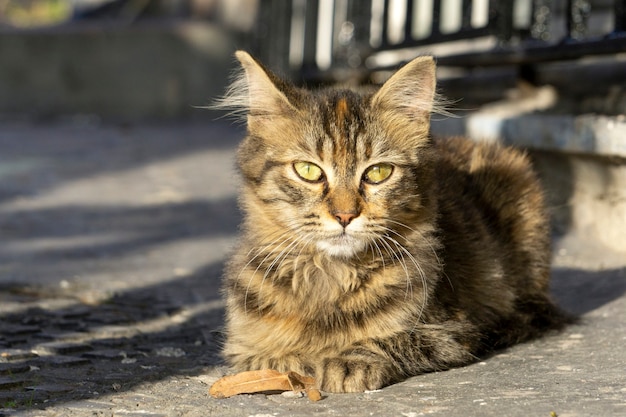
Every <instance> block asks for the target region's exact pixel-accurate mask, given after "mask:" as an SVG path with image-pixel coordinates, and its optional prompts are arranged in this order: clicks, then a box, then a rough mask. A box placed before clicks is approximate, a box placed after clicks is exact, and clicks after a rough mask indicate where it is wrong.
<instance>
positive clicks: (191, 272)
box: [0, 118, 626, 417]
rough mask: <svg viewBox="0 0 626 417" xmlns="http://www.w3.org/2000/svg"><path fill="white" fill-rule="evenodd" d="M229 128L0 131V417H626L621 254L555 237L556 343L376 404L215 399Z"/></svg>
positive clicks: (229, 206) (233, 209) (230, 220)
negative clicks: (568, 317)
mask: <svg viewBox="0 0 626 417" xmlns="http://www.w3.org/2000/svg"><path fill="white" fill-rule="evenodd" d="M241 133H242V131H241V129H237V128H233V127H231V126H229V125H227V124H225V123H204V124H202V123H199V122H195V123H193V124H188V125H185V124H143V125H141V124H140V125H102V124H100V123H98V122H97V121H94V120H92V119H89V118H82V119H81V118H75V119H71V120H67V121H65V122H61V123H59V122H56V123H32V122H28V121H23V122H20V121H4V122H0V416H29V417H31V416H226V417H228V416H255V417H265V416H310V415H336V416H348V415H349V416H370V415H374V416H406V417H413V416H419V415H431V414H432V415H441V416H464V417H469V416H543V417H549V416H552V415H554V414H553V413H555V414H556V415H558V416H560V417H566V416H609V415H610V416H626V349H624V345H625V344H626V319H625V317H626V268H625V265H626V259H624V256H623V255H621V256H620V255H619V254H615V253H609V252H607V251H606V250H604V249H603V248H602V247H600V246H599V245H597V244H594V242H590V241H586V240H585V239H582V238H576V237H575V236H573V237H572V236H569V237H566V238H561V239H556V240H555V245H556V250H555V256H554V294H555V297H556V298H557V299H558V300H559V301H560V302H561V304H562V305H563V306H564V307H566V308H567V309H569V310H570V311H573V312H575V313H579V314H581V315H582V321H581V322H580V324H577V325H575V326H571V327H570V328H568V329H567V330H565V331H564V332H562V333H559V334H554V335H549V336H547V337H545V338H543V339H541V340H537V341H534V342H532V343H527V344H523V345H519V346H516V347H513V348H511V349H508V350H506V351H502V352H498V353H496V354H494V355H492V356H491V357H488V358H484V359H483V360H482V361H480V362H477V363H475V364H472V365H470V366H467V367H464V368H459V369H454V370H451V371H447V372H439V373H432V374H427V375H422V376H418V377H414V378H411V379H409V380H407V381H405V382H402V383H399V384H396V385H393V386H391V387H388V388H385V389H383V390H380V391H374V392H366V393H363V394H344V395H332V394H331V395H327V396H326V397H325V398H324V399H323V400H322V401H319V402H317V403H310V402H309V401H308V400H307V399H306V398H298V397H294V396H293V395H284V394H283V395H263V394H258V395H242V396H237V397H233V398H230V399H224V400H217V399H213V398H211V397H210V396H209V395H208V392H207V391H208V387H209V386H210V385H211V384H212V382H214V381H215V380H216V379H217V378H218V377H220V376H222V375H224V374H225V373H227V372H228V369H227V368H226V367H224V366H223V364H222V363H221V361H220V358H219V343H220V333H219V329H220V326H221V324H222V316H223V309H224V305H223V303H222V301H221V300H220V294H219V285H220V274H221V270H222V265H223V262H224V259H225V256H226V255H227V253H228V251H229V250H230V248H231V247H232V246H233V244H234V243H235V235H236V231H237V224H238V222H239V218H240V215H239V213H238V210H237V206H236V178H235V175H234V170H233V151H234V147H235V145H236V143H237V141H238V140H239V138H240V137H241Z"/></svg>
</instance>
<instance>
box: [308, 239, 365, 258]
mask: <svg viewBox="0 0 626 417" xmlns="http://www.w3.org/2000/svg"><path fill="white" fill-rule="evenodd" d="M317 248H318V249H319V250H321V251H324V252H326V253H327V254H328V255H330V256H335V257H340V258H350V257H352V256H354V255H356V254H357V253H358V252H360V251H362V250H363V249H365V242H362V241H359V240H356V239H354V238H350V237H344V238H337V239H332V240H321V241H319V242H317Z"/></svg>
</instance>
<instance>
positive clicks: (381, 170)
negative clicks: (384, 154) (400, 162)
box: [363, 164, 393, 184]
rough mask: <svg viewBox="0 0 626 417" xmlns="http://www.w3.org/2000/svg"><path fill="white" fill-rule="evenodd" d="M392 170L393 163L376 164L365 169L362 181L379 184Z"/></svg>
mask: <svg viewBox="0 0 626 417" xmlns="http://www.w3.org/2000/svg"><path fill="white" fill-rule="evenodd" d="M392 172H393V165H390V164H376V165H372V166H371V167H369V168H367V169H366V170H365V173H364V174H363V181H365V182H367V183H370V184H380V183H381V182H383V181H385V180H386V179H387V178H389V177H390V176H391V173H392Z"/></svg>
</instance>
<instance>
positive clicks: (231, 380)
mask: <svg viewBox="0 0 626 417" xmlns="http://www.w3.org/2000/svg"><path fill="white" fill-rule="evenodd" d="M268 391H306V393H307V396H308V397H309V399H310V400H311V401H319V400H320V399H322V394H321V393H320V392H319V391H318V390H317V389H315V378H311V377H308V376H302V375H300V374H298V373H296V372H292V371H290V372H285V373H282V372H278V371H274V370H272V369H264V370H261V371H247V372H240V373H238V374H235V375H227V376H225V377H223V378H221V379H219V380H217V381H216V382H215V383H214V384H213V385H212V386H211V388H210V389H209V394H211V395H212V396H213V397H215V398H227V397H231V396H233V395H237V394H252V393H256V392H268Z"/></svg>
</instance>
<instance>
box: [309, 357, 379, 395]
mask: <svg viewBox="0 0 626 417" xmlns="http://www.w3.org/2000/svg"><path fill="white" fill-rule="evenodd" d="M317 379H318V383H319V386H320V388H321V389H322V391H328V392H363V391H367V390H375V389H378V388H382V387H383V386H384V385H386V384H387V382H388V380H389V377H388V375H386V372H385V366H384V365H383V364H382V363H381V362H380V361H378V360H376V359H372V358H362V357H336V358H327V359H325V360H324V362H323V363H322V365H321V366H320V368H319V369H318V372H317Z"/></svg>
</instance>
